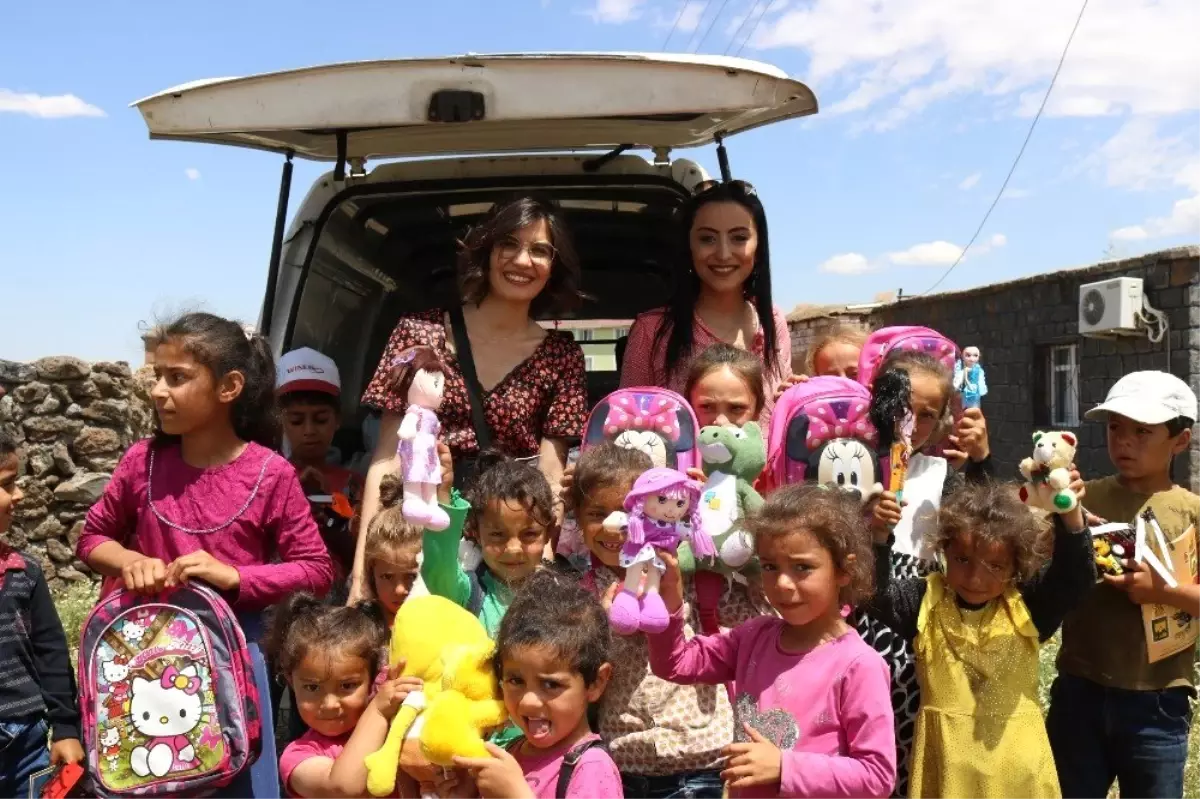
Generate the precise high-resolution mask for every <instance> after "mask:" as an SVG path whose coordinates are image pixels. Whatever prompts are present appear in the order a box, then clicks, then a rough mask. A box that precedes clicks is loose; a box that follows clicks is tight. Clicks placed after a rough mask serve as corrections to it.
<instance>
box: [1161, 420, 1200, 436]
mask: <svg viewBox="0 0 1200 799" xmlns="http://www.w3.org/2000/svg"><path fill="white" fill-rule="evenodd" d="M1195 424H1196V420H1195V419H1189V418H1187V417H1186V416H1176V417H1175V418H1174V419H1168V420H1167V438H1174V437H1175V436H1177V435H1179V434H1180V433H1182V432H1183V431H1184V430H1191V429H1192V427H1193V426H1194V425H1195Z"/></svg>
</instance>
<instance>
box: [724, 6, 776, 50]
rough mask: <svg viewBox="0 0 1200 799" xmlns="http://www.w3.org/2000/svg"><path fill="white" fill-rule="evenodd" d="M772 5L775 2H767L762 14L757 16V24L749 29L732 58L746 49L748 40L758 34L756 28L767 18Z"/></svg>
mask: <svg viewBox="0 0 1200 799" xmlns="http://www.w3.org/2000/svg"><path fill="white" fill-rule="evenodd" d="M773 5H775V0H767V4H766V5H765V6H764V7H763V10H762V13H761V14H759V15H758V22H755V23H754V27H752V28H751V29H750V33H749V34H747V35H746V38H745V39H743V40H742V46H741V47H739V48H738V49H737V52H736V53H734V54H733V57H734V58H737V57H738V56H740V55H741V54H742V51H743V50H745V49H746V45H747V44H749V43H750V40H751V39H753V38H754V34H755V33H757V32H758V26H759V25H761V24H762V21H763V19H764V18H765V17H766V16H767V12H768V11H770V10H771V6H773Z"/></svg>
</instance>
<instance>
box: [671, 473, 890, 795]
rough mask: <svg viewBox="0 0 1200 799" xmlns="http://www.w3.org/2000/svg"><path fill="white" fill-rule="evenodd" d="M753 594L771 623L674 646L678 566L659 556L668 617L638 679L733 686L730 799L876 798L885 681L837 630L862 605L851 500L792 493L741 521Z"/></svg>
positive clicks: (860, 528) (885, 729)
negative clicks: (752, 554) (758, 574)
mask: <svg viewBox="0 0 1200 799" xmlns="http://www.w3.org/2000/svg"><path fill="white" fill-rule="evenodd" d="M750 528H751V530H750V531H751V532H752V533H753V534H754V536H755V549H756V550H757V553H758V558H759V561H760V563H761V564H762V575H763V589H764V591H765V593H766V596H767V600H768V601H769V602H770V603H771V605H772V607H774V608H775V610H776V611H777V612H778V613H779V617H778V618H776V617H771V616H764V617H761V618H757V619H752V620H750V621H748V622H745V623H744V624H742V625H740V626H739V627H737V628H735V629H734V630H732V631H730V632H726V633H721V634H719V635H712V636H697V637H695V638H692V639H691V640H685V639H684V632H683V623H684V616H683V612H684V609H683V593H682V590H681V586H682V583H681V581H680V575H679V569H678V563H677V562H676V561H675V559H674V558H671V557H670V556H668V555H666V554H664V555H663V560H664V561H668V563H667V574H665V575H664V576H663V580H662V584H661V586H660V590H661V591H662V594H663V600H664V601H665V602H666V604H667V608H668V610H670V611H671V624H670V626H668V628H667V630H666V631H665V632H663V633H661V634H658V635H652V636H649V639H650V667H651V668H652V669H653V671H654V673H655V674H656V675H658V676H659V677H662V678H663V679H667V680H672V681H674V682H680V683H685V684H691V683H708V684H717V683H727V682H730V681H733V682H735V684H736V691H737V697H736V700H735V708H734V710H735V714H736V722H737V723H736V728H735V732H736V734H737V738H736V741H735V743H733V744H732V745H730V746H728V747H726V749H725V755H726V764H725V770H724V771H723V772H722V774H721V778H722V779H723V780H725V782H726V784H727V785H728V786H729V789H730V795H731V796H734V797H741V796H772V797H773V796H819V797H868V796H871V797H886V796H889V795H891V792H892V788H893V787H894V785H895V780H896V743H895V731H894V729H893V723H892V705H891V698H890V691H889V685H890V678H889V674H888V668H887V665H886V664H885V663H884V661H883V658H882V657H881V656H880V655H879V654H878V653H877V652H875V650H874V649H872V648H871V647H870V646H868V645H867V644H866V643H864V642H863V640H862V639H861V638H860V637H859V636H858V633H857V632H855V631H854V629H853V628H852V627H850V626H849V625H848V624H846V622H845V620H844V619H843V618H842V612H841V608H842V607H843V606H844V605H854V604H855V603H857V602H859V601H860V600H862V599H864V598H866V597H867V596H869V595H870V593H871V577H872V572H871V569H872V557H871V538H870V535H869V534H868V532H867V530H866V527H865V524H864V522H863V519H862V511H861V509H860V507H859V504H858V501H857V499H855V498H853V497H852V496H851V495H849V494H846V493H844V492H841V491H837V490H834V489H830V488H826V487H824V486H818V485H811V484H799V485H792V486H788V487H786V488H782V489H780V490H778V491H776V492H775V493H773V494H772V495H771V496H770V497H769V498H768V499H767V502H766V504H765V505H764V506H763V508H762V510H761V512H760V513H759V514H758V515H756V516H755V517H752V520H751V522H750Z"/></svg>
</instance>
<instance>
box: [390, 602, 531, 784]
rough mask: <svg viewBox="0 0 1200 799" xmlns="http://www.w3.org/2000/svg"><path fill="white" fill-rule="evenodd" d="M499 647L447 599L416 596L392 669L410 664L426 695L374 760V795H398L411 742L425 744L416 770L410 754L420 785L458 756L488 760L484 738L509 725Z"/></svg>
mask: <svg viewBox="0 0 1200 799" xmlns="http://www.w3.org/2000/svg"><path fill="white" fill-rule="evenodd" d="M494 649H495V644H494V643H493V642H492V641H491V640H490V639H489V638H488V636H487V631H486V630H484V628H483V625H482V624H481V623H480V622H479V620H478V619H477V618H475V617H474V616H473V615H471V613H469V612H468V611H466V610H464V609H463V608H461V607H459V606H458V605H456V604H455V603H454V602H451V601H450V600H448V599H445V598H443V597H440V596H420V597H413V598H411V599H409V600H408V601H407V602H405V603H404V604H403V605H402V606H401V607H400V610H399V611H398V612H397V613H396V621H395V624H394V626H393V627H392V643H391V648H390V650H389V653H388V661H389V662H390V663H393V664H394V663H398V662H399V661H401V660H403V661H404V662H405V666H404V671H403V675H404V676H410V677H419V678H421V680H423V681H424V683H425V685H424V690H423V691H419V692H414V693H412V694H409V696H408V699H407V700H405V702H404V705H403V706H401V708H400V712H399V713H397V714H396V718H395V719H393V721H392V726H391V728H390V729H389V730H388V737H387V740H386V741H384V744H383V748H382V749H380V750H379V751H378V752H375V753H374V754H371V755H368V756H367V760H366V765H367V790H368V791H370V792H371V795H372V796H388V795H390V794H391V793H392V792H393V791H394V790H395V788H396V777H397V773H398V772H399V770H400V768H401V753H402V750H411V749H412V746H411V744H410V745H408V746H406V739H408V740H409V741H410V742H413V743H416V744H418V745H419V753H420V758H419V759H420V760H423V761H426V762H425V763H415V762H413V760H414V758H413V756H412V755H411V754H410V753H409V751H405V752H404V758H403V760H404V763H403V765H404V767H405V770H406V771H412V772H414V773H413V774H412V776H413V777H414V778H416V779H417V781H419V782H421V783H425V782H427V780H428V772H429V768H428V766H430V765H432V766H436V767H445V768H449V767H451V766H453V765H454V756H455V755H461V756H464V757H486V756H487V754H488V753H487V749H486V748H485V747H484V745H483V741H484V734H485V733H486V732H487V731H488V730H490V729H492V728H494V727H498V726H500V725H502V724H503V723H504V722H505V721H506V720H507V719H508V712H507V711H506V710H505V709H504V703H503V702H501V701H500V699H499V697H500V686H499V684H498V683H497V682H496V675H495V671H494V670H493V668H492V653H493V651H494Z"/></svg>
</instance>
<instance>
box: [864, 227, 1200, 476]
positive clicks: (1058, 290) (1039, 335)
mask: <svg viewBox="0 0 1200 799" xmlns="http://www.w3.org/2000/svg"><path fill="white" fill-rule="evenodd" d="M1119 276H1127V277H1140V278H1142V279H1143V281H1144V284H1143V287H1144V292H1145V295H1146V297H1147V299H1148V300H1149V301H1150V304H1151V305H1152V306H1153V307H1154V308H1156V309H1158V310H1160V311H1162V312H1163V313H1164V314H1165V315H1166V316H1167V319H1168V321H1169V323H1170V332H1169V334H1168V336H1167V337H1166V338H1164V340H1163V341H1161V342H1159V343H1157V344H1155V343H1152V342H1150V341H1149V340H1148V339H1147V338H1146V337H1145V336H1141V337H1138V338H1128V339H1121V340H1117V341H1105V340H1099V339H1094V338H1084V337H1082V336H1080V335H1079V332H1078V316H1079V312H1078V302H1079V299H1078V298H1079V287H1080V285H1082V284H1085V283H1091V282H1094V281H1097V280H1104V279H1106V278H1110V277H1119ZM870 322H871V323H872V325H873V326H875V327H881V326H884V325H895V324H903V325H909V324H921V325H928V326H929V327H933V328H935V329H937V330H939V331H941V332H942V333H944V334H946V335H947V336H949V337H950V338H952V339H954V340H955V341H956V342H957V343H958V344H959V346H971V345H975V346H977V347H979V348H980V349H981V350H982V354H983V359H982V363H983V365H984V367H985V369H986V371H987V383H988V389H989V393H988V395H987V397H986V398H985V399H984V401H983V411H984V413H985V414H986V416H987V419H988V426H989V429H990V433H991V440H992V448H993V453H994V456H995V457H996V459H997V461H998V463H997V466H998V468H999V473H1000V474H1002V475H1010V476H1013V477H1014V478H1015V477H1016V475H1017V464H1018V463H1019V462H1020V460H1021V459H1022V458H1024V457H1026V456H1027V455H1028V454H1029V449H1030V437H1031V435H1032V433H1033V432H1034V431H1035V430H1037V429H1048V428H1049V425H1048V423H1047V421H1046V419H1045V418H1043V414H1044V413H1045V410H1046V400H1045V398H1044V397H1042V396H1039V389H1038V386H1039V385H1042V384H1043V383H1044V370H1045V363H1044V361H1043V358H1044V356H1045V352H1044V348H1045V347H1046V346H1049V345H1054V344H1068V343H1074V344H1076V345H1077V357H1078V364H1079V405H1080V409H1079V410H1080V413H1079V415H1080V418H1081V419H1082V416H1083V412H1084V411H1086V410H1087V409H1088V408H1091V407H1093V406H1094V405H1096V404H1098V403H1100V402H1103V400H1104V397H1105V395H1106V394H1107V392H1108V389H1109V388H1110V387H1111V386H1112V384H1113V383H1114V382H1116V380H1117V378H1119V377H1121V376H1122V375H1124V374H1127V373H1129V372H1134V371H1140V370H1145V369H1156V370H1162V371H1170V372H1171V373H1172V374H1174V375H1175V376H1177V377H1179V378H1181V379H1183V380H1184V381H1186V382H1187V383H1188V384H1189V385H1191V386H1192V387H1193V388H1195V387H1196V386H1197V384H1198V383H1200V248H1197V247H1187V248H1180V249H1175V250H1168V251H1165V252H1160V253H1154V254H1150V255H1146V256H1142V257H1140V258H1133V259H1128V260H1124V261H1117V262H1111V263H1104V264H1099V265H1097V266H1093V267H1089V268H1086V269H1076V270H1069V271H1060V272H1054V273H1049V274H1044V275H1038V276H1036V277H1032V278H1027V279H1023V280H1017V281H1013V282H1011V283H1003V284H998V285H993V286H984V287H982V288H978V289H973V290H970V291H964V292H956V293H953V294H937V295H932V296H929V297H919V298H915V299H906V300H904V301H902V302H900V303H891V304H888V305H885V306H882V307H880V308H878V309H876V310H875V311H874V312H873V313H872V315H871V318H870ZM1168 352H1169V364H1168ZM1075 432H1076V433H1078V435H1079V439H1080V448H1079V455H1078V458H1077V460H1078V463H1079V466H1080V469H1081V470H1082V471H1083V472H1084V474H1085V475H1104V474H1111V473H1112V471H1113V469H1112V466H1111V464H1110V463H1109V460H1108V454H1107V449H1106V443H1105V431H1104V426H1103V425H1101V424H1097V423H1093V422H1087V421H1081V422H1080V425H1079V427H1078V428H1077V429H1076V431H1075ZM1175 480H1176V482H1178V483H1179V484H1181V485H1184V486H1188V487H1190V488H1191V490H1192V491H1196V492H1198V493H1200V427H1198V428H1197V429H1195V430H1193V439H1192V447H1191V451H1190V452H1189V453H1187V455H1185V456H1184V457H1182V458H1180V459H1179V460H1178V461H1177V462H1176V473H1175Z"/></svg>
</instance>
